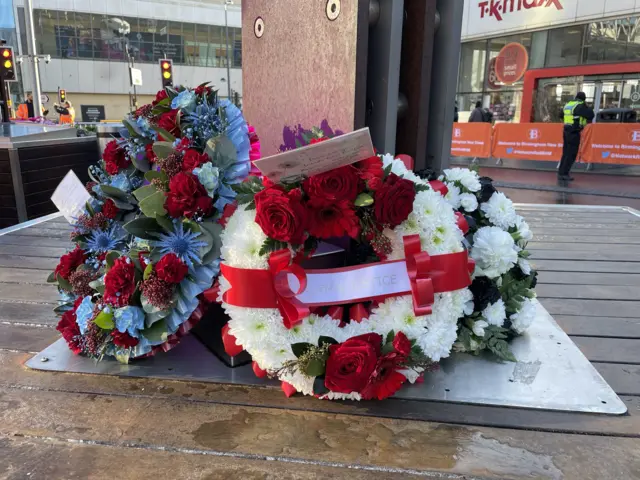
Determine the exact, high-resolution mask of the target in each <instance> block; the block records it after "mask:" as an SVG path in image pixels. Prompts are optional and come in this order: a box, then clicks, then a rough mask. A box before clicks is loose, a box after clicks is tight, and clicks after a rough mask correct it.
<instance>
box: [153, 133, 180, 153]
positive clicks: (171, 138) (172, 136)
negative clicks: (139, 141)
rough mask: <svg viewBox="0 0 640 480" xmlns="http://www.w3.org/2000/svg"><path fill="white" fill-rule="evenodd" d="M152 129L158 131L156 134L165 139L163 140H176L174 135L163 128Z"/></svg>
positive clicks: (169, 141)
mask: <svg viewBox="0 0 640 480" xmlns="http://www.w3.org/2000/svg"><path fill="white" fill-rule="evenodd" d="M154 130H155V131H156V132H158V135H159V136H160V137H162V138H163V139H164V140H165V142H167V143H171V144H173V142H175V141H176V137H175V136H174V135H172V134H171V133H170V132H168V131H167V130H165V129H164V128H160V127H154ZM154 151H155V148H154ZM162 158H166V157H162Z"/></svg>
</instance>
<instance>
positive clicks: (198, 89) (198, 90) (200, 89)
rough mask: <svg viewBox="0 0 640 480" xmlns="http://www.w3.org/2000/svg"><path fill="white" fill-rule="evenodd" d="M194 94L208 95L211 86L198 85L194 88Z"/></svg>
mask: <svg viewBox="0 0 640 480" xmlns="http://www.w3.org/2000/svg"><path fill="white" fill-rule="evenodd" d="M194 91H195V93H196V95H199V96H202V95H203V94H205V93H206V94H207V95H209V94H210V93H211V87H207V86H206V85H199V86H197V87H196V89H195V90H194Z"/></svg>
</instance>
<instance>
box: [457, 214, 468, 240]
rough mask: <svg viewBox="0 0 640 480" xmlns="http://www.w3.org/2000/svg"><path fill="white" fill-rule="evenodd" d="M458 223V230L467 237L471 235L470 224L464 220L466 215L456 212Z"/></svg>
mask: <svg viewBox="0 0 640 480" xmlns="http://www.w3.org/2000/svg"><path fill="white" fill-rule="evenodd" d="M456 223H457V224H458V228H459V229H460V230H461V231H462V233H464V234H465V235H466V234H467V233H469V222H467V219H466V218H464V215H463V214H462V213H460V212H456Z"/></svg>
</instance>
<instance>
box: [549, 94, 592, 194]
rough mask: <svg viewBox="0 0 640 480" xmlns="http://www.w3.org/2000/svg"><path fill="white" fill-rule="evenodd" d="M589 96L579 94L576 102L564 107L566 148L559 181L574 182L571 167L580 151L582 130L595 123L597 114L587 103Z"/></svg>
mask: <svg viewBox="0 0 640 480" xmlns="http://www.w3.org/2000/svg"><path fill="white" fill-rule="evenodd" d="M586 100H587V96H586V95H585V93H584V92H578V94H577V95H576V98H575V100H572V101H570V102H569V103H567V104H566V105H565V107H564V110H563V112H564V146H563V148H562V160H561V161H560V167H559V168H558V180H561V181H565V182H569V181H571V180H573V177H571V176H570V175H569V174H570V172H571V167H573V164H574V163H575V161H576V158H577V157H578V152H579V151H580V136H581V134H582V130H583V129H584V127H586V126H587V125H588V124H590V123H591V122H593V118H594V117H595V113H594V112H593V109H592V108H591V107H589V106H588V105H587V104H586V103H585V102H586Z"/></svg>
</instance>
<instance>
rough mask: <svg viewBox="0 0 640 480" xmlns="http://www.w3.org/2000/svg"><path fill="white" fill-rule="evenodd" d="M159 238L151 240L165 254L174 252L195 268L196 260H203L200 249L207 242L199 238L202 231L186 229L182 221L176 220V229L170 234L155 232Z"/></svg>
mask: <svg viewBox="0 0 640 480" xmlns="http://www.w3.org/2000/svg"><path fill="white" fill-rule="evenodd" d="M152 235H155V236H156V237H157V238H158V240H154V241H151V242H150V244H151V246H152V247H156V248H158V249H159V250H160V253H162V254H163V255H165V254H167V253H174V254H175V255H176V256H177V257H178V258H179V259H180V260H182V261H183V262H184V263H186V264H187V266H188V267H189V268H193V266H194V262H195V263H197V264H200V263H201V262H202V258H201V253H200V249H201V248H202V247H204V246H206V245H207V242H202V241H200V240H197V238H198V237H199V236H200V232H192V231H190V230H185V229H184V225H183V224H182V222H174V231H173V232H171V233H168V234H164V233H154V234H152Z"/></svg>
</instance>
